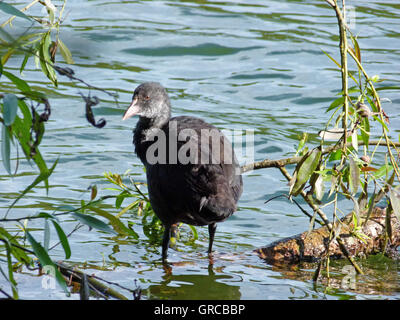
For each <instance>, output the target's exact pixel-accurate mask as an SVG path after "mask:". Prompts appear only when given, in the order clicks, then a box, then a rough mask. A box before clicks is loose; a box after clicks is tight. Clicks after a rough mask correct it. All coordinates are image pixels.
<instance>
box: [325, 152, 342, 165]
mask: <svg viewBox="0 0 400 320" xmlns="http://www.w3.org/2000/svg"><path fill="white" fill-rule="evenodd" d="M341 158H342V150H340V149H339V150H336V151H333V152H332V153H331V154H330V156H329V159H328V161H329V162H331V161H337V160H340V159H341Z"/></svg>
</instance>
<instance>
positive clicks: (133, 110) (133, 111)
mask: <svg viewBox="0 0 400 320" xmlns="http://www.w3.org/2000/svg"><path fill="white" fill-rule="evenodd" d="M139 112H140V108H139V105H138V98H137V97H135V98H134V99H133V100H132V103H131V105H130V106H129V108H128V109H126V111H125V113H124V116H123V117H122V120H126V119H128V118H130V117H133V116H134V115H137V114H138V113H139Z"/></svg>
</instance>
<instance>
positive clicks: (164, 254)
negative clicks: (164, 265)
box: [162, 225, 171, 261]
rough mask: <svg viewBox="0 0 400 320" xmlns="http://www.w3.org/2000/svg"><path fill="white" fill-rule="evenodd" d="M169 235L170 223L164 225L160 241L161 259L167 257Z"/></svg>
mask: <svg viewBox="0 0 400 320" xmlns="http://www.w3.org/2000/svg"><path fill="white" fill-rule="evenodd" d="M170 236H171V225H167V226H165V230H164V236H163V242H162V260H163V261H165V260H166V259H167V253H168V246H169V238H170Z"/></svg>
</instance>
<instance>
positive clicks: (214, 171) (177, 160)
mask: <svg viewBox="0 0 400 320" xmlns="http://www.w3.org/2000/svg"><path fill="white" fill-rule="evenodd" d="M134 115H138V116H139V121H138V123H137V125H136V128H135V130H134V136H133V143H134V145H135V152H136V154H137V155H138V157H139V158H140V160H141V161H142V162H143V164H144V165H145V167H146V175H147V185H148V191H149V198H150V203H151V205H152V207H153V210H154V212H155V213H156V214H157V216H158V217H159V218H160V220H161V221H162V223H163V225H164V227H165V232H164V237H163V243H162V259H163V260H165V258H166V257H167V250H168V246H169V240H170V237H171V226H172V225H174V224H176V223H178V222H184V223H187V224H191V225H196V226H204V225H208V230H209V236H210V237H209V246H208V253H211V251H212V245H213V241H214V234H215V230H216V228H217V226H216V223H217V222H221V221H224V220H225V219H227V218H228V217H230V216H231V215H232V214H233V213H234V212H235V211H236V203H237V201H238V199H239V197H240V195H241V194H242V188H243V187H242V185H243V182H242V177H241V174H240V167H239V165H238V162H237V160H236V157H235V154H234V151H233V149H232V147H231V144H230V142H229V141H228V139H227V138H226V137H225V136H224V135H223V134H222V133H221V131H219V130H218V129H217V128H216V127H214V126H212V125H210V124H208V123H206V122H205V121H203V120H202V119H199V118H195V117H188V116H180V117H174V118H171V104H170V101H169V98H168V94H167V92H166V90H165V89H164V87H162V86H161V85H160V84H159V83H157V82H146V83H142V84H141V85H139V86H138V87H137V88H136V89H135V91H134V94H133V98H132V103H131V105H130V106H129V108H128V109H127V110H126V112H125V114H124V116H123V120H125V119H128V118H129V117H132V116H134Z"/></svg>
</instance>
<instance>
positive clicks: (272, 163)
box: [241, 140, 400, 172]
mask: <svg viewBox="0 0 400 320" xmlns="http://www.w3.org/2000/svg"><path fill="white" fill-rule="evenodd" d="M358 144H359V145H360V146H362V145H365V143H364V141H359V142H358ZM368 145H371V146H373V145H380V146H389V147H390V146H391V145H392V146H395V147H400V143H399V142H393V141H389V142H385V141H378V140H371V141H369V142H368ZM350 146H351V142H349V143H347V145H346V147H350ZM341 148H342V146H340V145H337V144H335V145H333V146H330V147H327V148H325V149H323V150H322V154H323V155H325V154H328V153H330V152H332V151H336V150H339V149H341ZM301 159H302V157H300V156H299V157H291V158H283V159H278V160H270V159H264V160H261V161H257V162H254V163H250V164H246V165H244V166H242V167H241V169H242V172H247V171H251V170H257V169H264V168H281V167H283V166H286V165H288V164H297V163H299V162H300V160H301Z"/></svg>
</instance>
